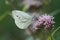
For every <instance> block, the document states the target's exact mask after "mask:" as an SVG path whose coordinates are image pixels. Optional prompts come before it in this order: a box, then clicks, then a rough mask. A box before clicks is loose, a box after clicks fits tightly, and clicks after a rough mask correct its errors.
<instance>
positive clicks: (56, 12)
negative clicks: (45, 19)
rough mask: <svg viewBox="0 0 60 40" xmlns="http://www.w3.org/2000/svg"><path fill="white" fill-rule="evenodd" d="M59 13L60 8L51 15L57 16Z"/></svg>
mask: <svg viewBox="0 0 60 40" xmlns="http://www.w3.org/2000/svg"><path fill="white" fill-rule="evenodd" d="M58 13H60V9H59V10H55V11H53V12H52V13H50V15H52V16H55V15H57V14H58Z"/></svg>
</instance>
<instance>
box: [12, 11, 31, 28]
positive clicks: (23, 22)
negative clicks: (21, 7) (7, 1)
mask: <svg viewBox="0 0 60 40" xmlns="http://www.w3.org/2000/svg"><path fill="white" fill-rule="evenodd" d="M12 16H13V18H14V20H15V24H16V25H17V27H19V28H20V29H26V28H27V27H28V26H29V25H30V24H31V22H32V16H30V15H28V14H27V13H25V12H22V11H18V10H14V11H12Z"/></svg>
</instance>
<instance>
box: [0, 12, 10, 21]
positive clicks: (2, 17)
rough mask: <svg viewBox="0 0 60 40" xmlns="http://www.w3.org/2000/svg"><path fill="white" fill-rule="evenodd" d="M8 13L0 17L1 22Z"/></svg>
mask: <svg viewBox="0 0 60 40" xmlns="http://www.w3.org/2000/svg"><path fill="white" fill-rule="evenodd" d="M8 13H9V12H5V13H4V14H3V15H1V16H0V21H2V20H3V19H4V18H5V17H6V16H7V15H8Z"/></svg>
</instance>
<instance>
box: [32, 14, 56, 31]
mask: <svg viewBox="0 0 60 40" xmlns="http://www.w3.org/2000/svg"><path fill="white" fill-rule="evenodd" d="M53 19H54V17H53V16H50V15H47V14H45V15H42V16H39V18H38V20H37V21H36V22H35V23H34V25H33V27H32V28H33V30H34V31H36V30H38V29H41V28H43V29H52V28H53V26H54V23H55V22H54V21H53Z"/></svg>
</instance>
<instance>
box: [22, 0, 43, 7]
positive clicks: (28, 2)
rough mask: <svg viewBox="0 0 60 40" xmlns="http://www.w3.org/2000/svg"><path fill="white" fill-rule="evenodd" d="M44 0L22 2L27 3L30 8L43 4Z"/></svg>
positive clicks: (25, 0) (24, 0)
mask: <svg viewBox="0 0 60 40" xmlns="http://www.w3.org/2000/svg"><path fill="white" fill-rule="evenodd" d="M42 3H43V2H42V0H23V2H22V4H23V5H26V6H27V8H30V7H31V6H36V7H38V6H41V5H42Z"/></svg>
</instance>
